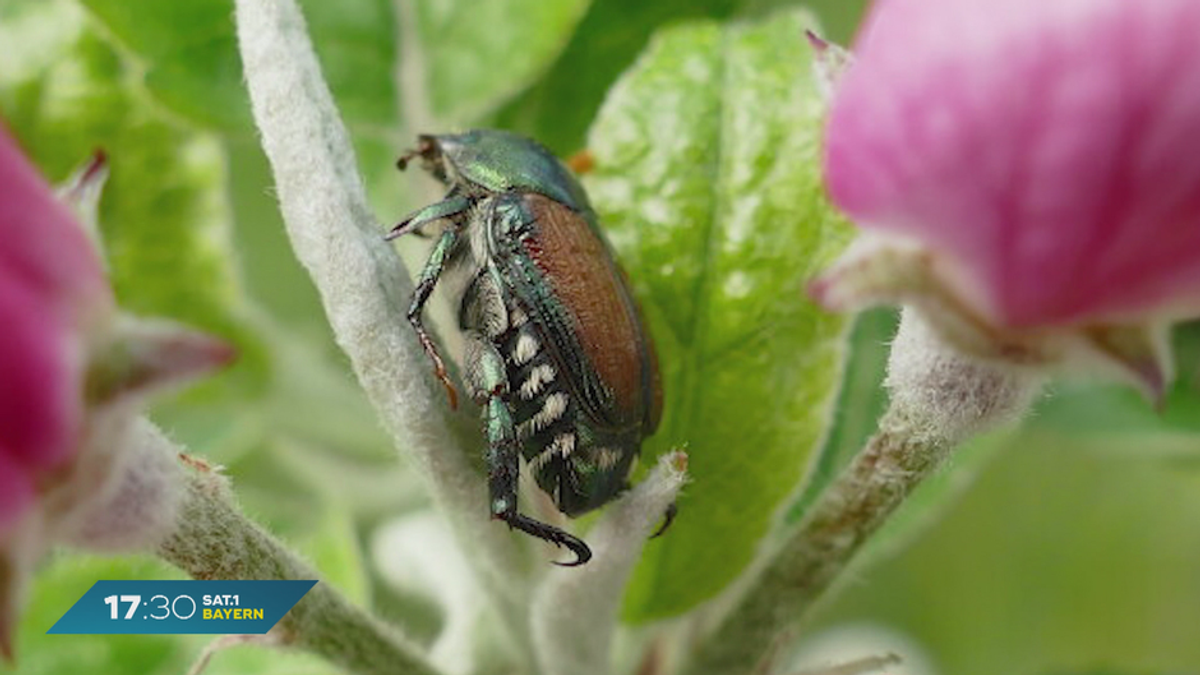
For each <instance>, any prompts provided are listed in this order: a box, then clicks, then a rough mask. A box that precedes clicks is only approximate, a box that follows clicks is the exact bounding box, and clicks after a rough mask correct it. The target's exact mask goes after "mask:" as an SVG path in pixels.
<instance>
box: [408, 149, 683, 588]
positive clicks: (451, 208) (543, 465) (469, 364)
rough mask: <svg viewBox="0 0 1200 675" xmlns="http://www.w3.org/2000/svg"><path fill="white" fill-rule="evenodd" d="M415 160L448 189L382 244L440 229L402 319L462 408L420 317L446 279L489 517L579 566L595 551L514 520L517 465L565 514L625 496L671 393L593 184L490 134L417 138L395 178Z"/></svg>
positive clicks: (548, 157) (546, 155)
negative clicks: (558, 549)
mask: <svg viewBox="0 0 1200 675" xmlns="http://www.w3.org/2000/svg"><path fill="white" fill-rule="evenodd" d="M414 159H420V161H421V163H422V166H423V168H424V169H425V170H426V171H428V172H429V173H430V174H432V175H433V176H434V177H436V178H437V179H438V180H440V181H441V182H442V183H444V184H445V185H446V186H447V188H448V192H447V193H446V196H445V197H444V198H443V199H442V200H441V201H439V202H437V203H434V204H431V205H429V206H426V207H424V208H422V209H419V210H417V211H416V212H414V213H412V214H410V215H409V216H407V217H406V218H404V219H403V220H401V221H400V223H399V224H398V225H396V226H395V227H394V228H393V229H392V230H391V232H390V233H389V234H388V238H389V239H394V238H396V237H399V236H402V235H404V234H407V233H410V232H417V231H422V232H423V231H424V230H425V229H427V228H434V227H440V235H439V236H438V238H437V241H436V243H435V244H434V246H433V251H432V253H431V254H430V256H429V259H428V260H427V261H426V263H425V267H424V269H423V270H422V272H421V275H420V278H419V279H418V281H417V285H416V290H415V292H414V293H413V298H412V304H411V305H410V307H409V310H408V320H409V322H410V323H412V326H413V329H414V330H415V331H416V333H417V337H418V338H419V339H420V341H421V345H422V346H423V347H424V349H425V352H426V353H427V354H428V355H429V357H430V359H432V361H433V364H434V369H435V372H436V374H437V377H438V378H439V379H440V380H441V381H442V383H443V385H445V387H446V391H447V393H448V395H449V397H450V405H451V406H452V407H453V406H455V405H456V400H457V398H456V395H455V389H454V385H453V384H452V383H451V381H450V378H449V376H448V375H447V373H446V368H445V366H444V364H443V361H442V359H441V357H440V356H439V354H438V351H437V347H436V346H435V345H434V343H433V341H432V340H431V339H430V337H429V335H428V333H427V332H426V330H425V327H424V325H423V324H422V320H421V315H422V311H423V309H424V307H425V303H426V302H427V301H428V300H429V297H430V294H431V293H432V292H433V289H434V287H435V286H436V285H437V284H438V283H439V280H440V281H441V282H442V283H443V285H444V286H446V287H447V289H448V290H449V291H450V297H451V301H452V302H453V303H454V307H456V308H457V311H458V324H459V328H460V329H461V330H462V332H463V338H464V340H463V343H464V345H465V346H464V353H463V355H462V359H461V363H462V366H463V380H464V383H465V385H466V388H467V391H468V392H469V393H470V395H471V397H472V398H473V399H474V400H475V401H476V402H478V403H479V405H480V406H481V408H482V417H483V428H484V433H485V436H486V438H487V452H486V461H487V468H488V488H489V493H490V502H491V513H492V517H493V518H497V519H500V520H503V521H505V522H506V523H508V525H509V527H510V528H516V529H518V530H521V531H522V532H526V533H528V534H530V535H532V536H534V537H538V538H539V539H544V540H546V541H549V542H552V543H554V544H556V545H558V546H565V547H567V548H568V549H570V550H571V551H572V552H574V554H575V556H576V560H575V561H573V562H571V563H567V565H569V566H573V565H582V564H583V563H585V562H587V561H588V560H589V559H590V558H591V555H592V554H591V550H590V549H589V548H588V546H587V544H585V543H584V542H583V541H582V540H580V539H578V538H576V537H574V536H572V535H571V534H569V533H567V532H565V531H563V530H561V529H559V528H557V527H554V526H552V525H549V524H547V523H543V522H540V521H538V520H535V519H533V518H530V517H529V516H526V515H524V514H522V513H521V512H520V511H519V510H518V508H517V487H518V477H519V475H520V458H524V459H525V461H526V462H527V463H528V466H529V470H530V473H532V474H533V476H534V477H535V479H536V481H537V484H538V486H539V487H540V488H541V489H542V490H544V491H545V492H546V493H547V494H549V495H550V496H551V497H552V498H553V499H554V503H555V505H556V506H557V507H558V509H559V510H560V511H562V512H563V513H564V514H566V515H568V516H571V517H574V516H578V515H580V514H582V513H586V512H587V511H590V510H592V509H595V508H597V507H599V506H601V505H603V504H605V503H607V502H609V501H611V500H612V499H613V498H615V497H616V496H617V495H618V494H620V493H621V492H622V491H623V490H625V489H627V488H628V486H629V480H628V479H629V472H630V468H631V467H632V465H633V461H634V459H635V458H636V457H637V455H638V453H639V451H640V449H641V444H642V439H644V438H645V437H646V436H648V435H650V434H651V433H653V432H654V429H655V427H657V426H658V422H659V418H660V416H661V411H662V391H661V388H660V385H659V375H658V363H657V361H656V359H655V355H654V347H653V345H652V344H651V342H650V335H649V334H648V333H647V332H646V329H645V327H644V326H643V324H642V321H641V317H640V316H639V313H638V307H637V304H636V302H635V301H634V299H633V295H632V294H631V292H630V290H629V286H628V283H627V281H626V279H625V276H624V272H623V271H622V270H621V269H620V268H619V267H618V266H617V264H616V262H614V260H613V256H612V251H611V249H610V248H609V246H608V243H607V242H606V241H605V239H604V236H603V234H602V233H601V232H600V229H599V227H598V226H597V223H596V215H595V212H594V211H593V210H592V207H591V205H590V204H589V203H588V199H587V195H586V194H585V193H584V191H583V187H582V186H581V185H580V184H579V182H578V181H577V180H576V179H575V177H574V176H573V175H571V173H570V171H568V170H567V169H566V167H564V166H563V164H562V163H561V162H559V161H558V159H556V158H555V157H554V156H553V155H552V154H550V152H549V151H548V150H546V149H545V148H544V147H542V146H541V145H539V144H538V143H536V142H534V141H532V140H529V139H527V138H524V137H522V136H518V135H515V134H512V133H509V132H505V131H495V130H475V131H469V132H467V133H464V134H446V135H422V136H420V137H419V138H418V145H417V148H416V149H415V150H413V151H411V152H409V153H408V154H406V155H404V156H403V157H401V158H400V161H399V162H397V166H398V167H399V168H400V169H401V170H404V169H405V168H406V166H407V165H408V163H409V162H410V161H412V160H414ZM670 515H671V514H670V513H668V522H669V520H670Z"/></svg>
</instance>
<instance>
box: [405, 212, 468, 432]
mask: <svg viewBox="0 0 1200 675" xmlns="http://www.w3.org/2000/svg"><path fill="white" fill-rule="evenodd" d="M457 240H458V230H455V229H453V228H452V229H448V230H446V231H445V232H442V236H441V238H439V239H438V241H437V243H436V244H434V246H433V251H432V252H431V253H430V254H429V259H428V260H426V261H425V267H424V269H422V270H421V278H420V279H418V280H417V287H416V289H414V290H413V296H412V303H411V304H409V306H408V322H409V323H410V324H412V327H413V330H414V331H416V333H417V339H418V340H420V341H421V347H422V348H423V349H424V350H425V353H426V354H428V355H429V358H430V359H431V360H432V361H433V372H434V374H435V375H437V378H438V380H440V381H441V383H442V386H444V387H445V388H446V395H447V396H448V397H449V398H450V409H451V410H454V409H456V408H458V392H457V391H455V389H454V383H453V382H451V381H450V376H449V375H448V374H447V373H446V364H445V363H444V362H443V361H442V356H441V354H438V350H437V345H435V344H433V339H432V338H430V337H429V333H427V332H426V331H425V325H424V324H423V323H422V322H421V312H422V311H423V310H424V309H425V303H426V302H428V301H429V296H430V295H431V294H432V293H433V288H434V287H435V286H437V282H438V277H440V276H441V274H442V269H444V268H445V266H446V258H447V256H449V255H450V249H452V248H454V242H455V241H457Z"/></svg>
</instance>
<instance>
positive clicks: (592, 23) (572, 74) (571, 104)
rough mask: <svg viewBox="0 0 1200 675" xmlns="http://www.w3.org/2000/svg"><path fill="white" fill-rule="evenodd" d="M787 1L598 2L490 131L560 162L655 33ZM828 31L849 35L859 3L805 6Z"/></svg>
mask: <svg viewBox="0 0 1200 675" xmlns="http://www.w3.org/2000/svg"><path fill="white" fill-rule="evenodd" d="M796 4H797V3H796V2H794V0H654V2H645V1H644V0H604V2H594V3H592V6H591V8H590V9H589V10H588V12H587V15H586V16H585V17H584V18H583V20H582V22H581V23H580V24H579V29H578V30H577V31H575V34H574V36H572V37H571V41H570V42H569V43H568V45H567V47H566V49H564V50H563V53H562V55H561V57H560V58H559V59H558V60H557V61H556V62H555V63H554V66H553V67H552V68H551V69H550V71H549V72H548V73H546V75H545V77H543V78H541V79H540V80H539V81H538V82H537V83H536V84H535V85H534V86H532V87H530V88H529V89H528V90H527V91H525V92H524V93H522V94H521V95H520V96H519V97H517V98H515V99H514V100H512V101H511V102H510V103H509V104H507V105H505V106H504V107H503V108H502V109H501V110H499V111H498V113H497V115H496V118H495V120H494V125H495V126H501V127H505V128H510V129H515V130H518V131H521V132H522V133H525V134H528V135H530V136H533V137H534V138H537V139H538V140H540V141H541V142H543V143H545V144H546V145H547V146H548V147H550V148H553V149H554V150H555V151H557V152H559V153H561V154H564V155H565V154H570V153H573V152H575V151H577V150H578V149H579V148H580V147H582V145H583V142H584V136H585V134H586V132H587V128H588V125H589V124H590V123H591V121H592V119H593V118H594V117H595V115H596V111H597V109H599V107H600V104H601V103H602V102H603V100H604V96H605V94H606V92H607V91H608V90H609V88H610V87H611V86H612V85H613V82H615V81H616V79H617V78H618V77H619V76H620V75H621V73H622V72H623V71H624V70H625V69H626V68H628V67H629V66H630V64H632V63H633V60H634V59H635V58H637V55H638V54H639V53H641V51H642V50H643V49H644V48H645V47H646V42H647V41H648V40H649V39H650V36H651V35H652V34H653V33H654V31H656V30H658V29H659V28H662V27H664V26H666V25H670V24H672V23H677V22H680V21H684V20H698V19H702V18H712V19H721V20H726V19H729V18H730V17H733V16H743V17H744V16H749V15H754V16H759V15H763V14H766V13H769V12H770V11H773V10H775V9H777V8H779V7H783V6H788V5H790V6H795V5H796ZM806 4H807V5H808V6H809V7H810V8H811V9H813V10H814V13H815V14H816V15H817V16H818V17H819V18H820V19H821V23H822V25H824V26H826V27H828V28H829V29H830V37H832V38H833V39H835V40H845V39H847V38H848V37H849V35H850V30H851V28H852V27H853V26H854V23H855V21H856V20H857V17H858V15H859V13H860V12H861V11H862V8H863V5H864V4H866V2H865V0H815V2H810V3H806Z"/></svg>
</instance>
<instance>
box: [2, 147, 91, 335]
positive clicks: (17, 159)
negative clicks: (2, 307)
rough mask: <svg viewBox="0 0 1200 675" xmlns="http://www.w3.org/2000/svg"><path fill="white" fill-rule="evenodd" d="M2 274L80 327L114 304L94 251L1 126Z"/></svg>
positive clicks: (70, 322) (57, 314)
mask: <svg viewBox="0 0 1200 675" xmlns="http://www.w3.org/2000/svg"><path fill="white" fill-rule="evenodd" d="M0 190H2V191H3V192H2V197H3V198H0V241H2V242H3V245H2V246H0V270H3V271H4V272H5V275H6V278H5V283H17V284H22V285H24V286H26V287H27V288H28V289H29V291H30V292H31V293H34V294H36V295H37V296H38V297H40V298H42V299H43V300H44V301H46V303H47V305H46V310H47V311H50V312H53V313H54V314H55V315H56V316H60V317H61V318H63V319H64V320H65V321H66V322H67V324H68V325H71V326H79V325H81V324H82V322H84V321H85V320H86V319H87V318H88V317H90V316H91V315H92V312H93V311H96V310H98V309H107V308H108V307H109V306H110V305H111V304H112V298H111V292H110V291H109V288H108V283H107V280H106V279H105V277H104V271H103V269H102V267H101V265H100V260H99V258H98V256H97V254H96V251H95V250H94V248H93V247H92V244H91V242H90V241H89V240H88V238H87V235H86V234H85V233H84V231H83V228H82V227H80V225H79V224H78V223H77V222H75V218H74V217H73V216H72V214H71V212H70V210H69V209H67V208H66V207H65V206H64V205H62V204H61V203H59V201H58V199H57V198H56V197H55V195H54V192H53V191H52V190H51V189H50V186H49V185H48V184H47V183H46V181H45V179H43V178H42V176H41V174H40V173H39V172H38V171H37V169H36V168H34V166H33V165H32V164H31V163H30V162H29V160H28V159H26V158H25V156H24V155H23V154H22V153H21V150H20V148H18V147H17V144H16V142H15V141H14V140H13V138H12V137H11V136H10V135H9V134H8V133H7V131H6V130H5V129H4V128H3V126H2V125H0Z"/></svg>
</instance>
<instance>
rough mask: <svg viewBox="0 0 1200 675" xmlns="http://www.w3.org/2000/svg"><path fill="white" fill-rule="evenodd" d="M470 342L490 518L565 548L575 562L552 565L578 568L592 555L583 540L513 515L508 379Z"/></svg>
mask: <svg viewBox="0 0 1200 675" xmlns="http://www.w3.org/2000/svg"><path fill="white" fill-rule="evenodd" d="M473 342H474V344H473V345H472V346H471V347H470V349H471V350H472V351H473V353H474V354H476V355H477V358H478V363H477V364H476V365H475V369H474V370H473V377H474V379H477V380H478V381H479V382H478V384H479V385H482V386H481V388H482V389H483V390H484V392H486V393H485V396H486V399H487V400H486V402H485V404H484V406H483V426H484V429H485V430H486V432H487V439H488V449H487V455H486V457H485V459H486V461H487V467H488V492H489V498H490V500H491V510H492V517H493V518H497V519H499V520H503V521H504V522H506V523H508V526H509V527H510V528H513V529H517V530H520V531H522V532H524V533H526V534H529V535H532V536H534V537H537V538H538V539H542V540H543V541H548V542H550V543H552V544H554V545H555V546H565V547H566V548H568V549H570V551H571V552H572V553H574V554H575V560H573V561H571V562H569V563H558V562H556V563H554V564H556V565H561V566H563V567H575V566H576V565H582V564H584V563H586V562H587V561H588V560H591V558H592V551H591V549H589V548H588V545H587V544H585V543H584V542H583V540H581V539H579V538H578V537H575V536H574V535H571V534H569V533H567V532H565V531H563V530H560V529H559V528H557V527H554V526H553V525H548V524H546V523H543V522H541V521H538V520H534V519H533V518H530V517H529V516H526V515H523V514H521V513H520V512H518V511H517V485H518V481H519V479H520V476H521V460H520V454H519V452H520V446H519V444H518V441H517V427H516V424H514V423H513V418H512V413H511V412H509V409H508V405H507V403H506V402H505V399H506V398H507V397H508V378H507V377H506V375H505V367H504V357H503V356H501V354H500V352H499V351H497V350H496V348H495V346H494V345H492V344H491V343H490V342H488V341H486V340H485V339H484V338H483V337H482V336H475V337H474V338H473Z"/></svg>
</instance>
